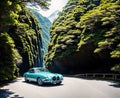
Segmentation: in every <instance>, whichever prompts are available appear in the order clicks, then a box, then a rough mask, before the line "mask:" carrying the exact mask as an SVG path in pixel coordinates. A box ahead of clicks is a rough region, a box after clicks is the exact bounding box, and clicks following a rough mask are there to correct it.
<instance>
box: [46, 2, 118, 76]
mask: <svg viewBox="0 0 120 98" xmlns="http://www.w3.org/2000/svg"><path fill="white" fill-rule="evenodd" d="M50 33H51V41H50V44H49V48H48V51H49V52H48V54H47V55H46V57H45V59H46V67H47V68H48V69H50V70H51V71H54V72H56V71H57V72H61V73H67V74H68V73H69V74H72V73H83V72H105V73H107V72H114V71H120V70H119V69H120V0H69V2H68V4H67V5H66V7H64V9H63V11H62V12H61V13H60V14H59V17H58V18H57V19H56V20H55V21H54V23H53V24H52V27H51V31H50Z"/></svg>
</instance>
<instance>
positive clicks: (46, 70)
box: [35, 68, 48, 73]
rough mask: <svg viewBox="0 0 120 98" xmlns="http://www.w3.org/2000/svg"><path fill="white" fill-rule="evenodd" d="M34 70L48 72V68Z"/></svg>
mask: <svg viewBox="0 0 120 98" xmlns="http://www.w3.org/2000/svg"><path fill="white" fill-rule="evenodd" d="M35 72H36V73H38V72H48V69H43V68H37V69H36V70H35Z"/></svg>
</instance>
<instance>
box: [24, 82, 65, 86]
mask: <svg viewBox="0 0 120 98" xmlns="http://www.w3.org/2000/svg"><path fill="white" fill-rule="evenodd" d="M23 83H26V84H31V85H35V86H39V85H38V84H37V83H36V82H25V81H23ZM63 85H64V84H56V85H53V84H43V85H42V86H40V87H56V86H63Z"/></svg>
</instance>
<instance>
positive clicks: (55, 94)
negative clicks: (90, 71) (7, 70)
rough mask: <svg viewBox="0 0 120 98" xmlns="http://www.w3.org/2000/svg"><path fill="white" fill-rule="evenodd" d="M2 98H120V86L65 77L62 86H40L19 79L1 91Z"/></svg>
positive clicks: (107, 82)
mask: <svg viewBox="0 0 120 98" xmlns="http://www.w3.org/2000/svg"><path fill="white" fill-rule="evenodd" d="M0 98H120V84H118V83H114V82H109V81H102V80H86V79H80V78H70V77H64V80H63V83H62V84H61V85H55V86H54V85H44V86H38V85H37V84H36V83H26V82H24V79H23V78H19V79H17V80H16V81H13V82H11V83H9V84H7V85H5V86H3V87H2V88H1V89H0Z"/></svg>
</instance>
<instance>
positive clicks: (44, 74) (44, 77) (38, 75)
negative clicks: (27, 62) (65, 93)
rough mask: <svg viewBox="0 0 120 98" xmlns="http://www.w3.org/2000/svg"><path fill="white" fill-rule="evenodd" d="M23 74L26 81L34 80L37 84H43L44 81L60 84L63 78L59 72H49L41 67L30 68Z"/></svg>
mask: <svg viewBox="0 0 120 98" xmlns="http://www.w3.org/2000/svg"><path fill="white" fill-rule="evenodd" d="M23 76H24V78H25V81H26V82H29V81H34V82H37V83H38V85H43V84H44V83H51V84H61V83H62V80H63V76H62V75H61V74H58V73H51V72H49V71H48V70H47V69H46V68H41V67H36V68H30V69H29V70H28V72H26V73H24V75H23Z"/></svg>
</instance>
